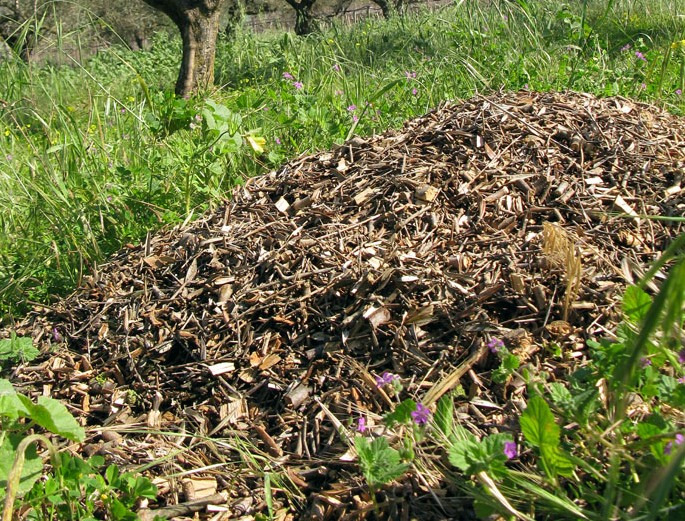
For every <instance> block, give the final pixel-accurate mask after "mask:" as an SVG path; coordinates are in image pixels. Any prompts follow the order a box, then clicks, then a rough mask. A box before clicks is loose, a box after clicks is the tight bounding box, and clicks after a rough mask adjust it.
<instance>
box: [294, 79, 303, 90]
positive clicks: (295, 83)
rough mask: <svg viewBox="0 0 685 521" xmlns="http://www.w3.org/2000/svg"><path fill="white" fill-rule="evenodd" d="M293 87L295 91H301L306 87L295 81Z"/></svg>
mask: <svg viewBox="0 0 685 521" xmlns="http://www.w3.org/2000/svg"><path fill="white" fill-rule="evenodd" d="M293 87H295V90H300V89H301V88H302V87H304V85H302V82H301V81H295V82H293Z"/></svg>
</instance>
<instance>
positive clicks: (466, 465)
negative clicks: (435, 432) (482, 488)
mask: <svg viewBox="0 0 685 521" xmlns="http://www.w3.org/2000/svg"><path fill="white" fill-rule="evenodd" d="M447 458H448V459H449V462H450V463H451V464H452V465H454V466H455V467H457V468H458V469H459V470H461V471H462V472H463V473H464V474H468V475H472V474H475V473H476V472H478V471H480V470H483V469H482V468H481V466H480V465H479V463H480V461H479V460H480V450H479V443H478V442H477V441H473V440H470V439H460V440H455V441H453V442H452V444H451V445H450V448H449V450H448V453H447Z"/></svg>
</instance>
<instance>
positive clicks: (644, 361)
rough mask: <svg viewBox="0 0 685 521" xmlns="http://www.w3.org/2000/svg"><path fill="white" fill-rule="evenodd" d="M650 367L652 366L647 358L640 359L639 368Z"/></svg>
mask: <svg viewBox="0 0 685 521" xmlns="http://www.w3.org/2000/svg"><path fill="white" fill-rule="evenodd" d="M650 365H652V361H651V360H650V359H649V358H647V357H644V356H643V357H642V358H640V366H641V367H649V366H650Z"/></svg>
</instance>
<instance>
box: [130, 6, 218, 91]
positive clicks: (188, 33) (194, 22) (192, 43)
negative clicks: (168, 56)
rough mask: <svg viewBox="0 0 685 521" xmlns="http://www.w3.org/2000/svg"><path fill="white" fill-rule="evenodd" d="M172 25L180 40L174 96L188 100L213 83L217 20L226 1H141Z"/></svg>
mask: <svg viewBox="0 0 685 521" xmlns="http://www.w3.org/2000/svg"><path fill="white" fill-rule="evenodd" d="M143 1H144V2H145V3H146V4H148V5H150V6H152V7H154V8H155V9H159V10H160V11H162V12H163V13H164V14H166V15H167V16H168V17H169V18H171V20H172V21H173V22H174V23H175V24H176V26H177V27H178V30H179V31H180V32H181V38H182V39H183V58H182V60H181V69H180V71H179V73H178V80H176V94H177V95H178V96H183V97H188V96H190V95H192V94H195V93H197V92H198V91H201V90H205V89H207V88H209V87H211V86H212V85H213V84H214V57H215V54H216V39H217V35H218V33H219V19H220V17H221V14H222V12H223V11H224V9H225V8H226V6H227V5H228V2H229V0H143Z"/></svg>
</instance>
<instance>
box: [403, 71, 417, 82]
mask: <svg viewBox="0 0 685 521" xmlns="http://www.w3.org/2000/svg"><path fill="white" fill-rule="evenodd" d="M404 75H405V76H406V77H407V79H408V80H413V79H414V78H416V73H415V72H414V71H404Z"/></svg>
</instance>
